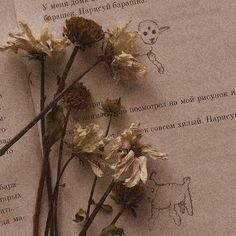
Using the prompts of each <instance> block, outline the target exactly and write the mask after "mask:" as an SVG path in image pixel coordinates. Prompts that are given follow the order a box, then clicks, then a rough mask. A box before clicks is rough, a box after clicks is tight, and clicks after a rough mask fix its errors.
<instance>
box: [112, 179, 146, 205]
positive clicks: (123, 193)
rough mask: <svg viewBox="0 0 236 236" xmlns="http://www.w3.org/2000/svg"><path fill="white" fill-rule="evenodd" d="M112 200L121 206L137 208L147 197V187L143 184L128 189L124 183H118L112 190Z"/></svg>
mask: <svg viewBox="0 0 236 236" xmlns="http://www.w3.org/2000/svg"><path fill="white" fill-rule="evenodd" d="M112 193H113V195H112V196H111V197H112V199H113V200H114V201H115V202H116V204H119V205H125V206H129V207H136V206H137V204H139V203H140V202H141V201H142V200H143V199H144V197H145V187H144V185H143V184H142V183H140V184H138V185H136V186H134V187H133V188H127V187H126V186H125V185H124V184H123V182H117V183H116V184H115V186H114V188H113V190H112Z"/></svg>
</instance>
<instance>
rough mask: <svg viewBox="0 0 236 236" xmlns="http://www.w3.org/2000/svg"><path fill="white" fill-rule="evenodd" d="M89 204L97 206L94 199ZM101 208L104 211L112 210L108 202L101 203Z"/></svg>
mask: <svg viewBox="0 0 236 236" xmlns="http://www.w3.org/2000/svg"><path fill="white" fill-rule="evenodd" d="M91 204H92V205H95V206H97V203H96V202H95V201H94V200H92V202H91ZM101 210H103V211H105V212H107V213H111V212H113V208H112V206H111V205H108V204H102V206H101Z"/></svg>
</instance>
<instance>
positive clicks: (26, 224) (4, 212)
mask: <svg viewBox="0 0 236 236" xmlns="http://www.w3.org/2000/svg"><path fill="white" fill-rule="evenodd" d="M0 20H1V24H2V27H1V32H0V44H1V46H2V45H3V44H5V42H6V41H7V40H8V33H9V31H15V30H16V29H17V25H16V18H15V11H14V2H13V1H2V2H1V7H0ZM23 61H24V59H23V58H22V57H20V56H18V55H17V56H16V55H14V54H13V53H3V52H1V53H0V146H1V147H2V146H4V145H5V144H6V143H7V142H8V141H9V140H10V138H12V137H13V136H14V135H15V134H16V132H19V131H20V130H21V129H22V128H23V126H25V125H26V124H27V122H29V121H30V120H32V118H33V116H34V108H33V104H32V99H31V94H30V89H29V83H28V78H27V74H26V66H25V64H24V63H23ZM0 159H1V165H0V235H1V236H12V235H30V234H31V232H32V215H33V209H34V203H35V198H36V194H35V193H36V183H37V182H38V179H39V163H41V162H40V159H41V151H40V145H39V137H38V133H37V132H36V130H35V129H33V130H32V131H30V132H29V133H28V134H27V135H25V137H24V138H22V139H21V140H20V141H19V142H17V143H16V144H15V145H14V146H13V147H12V148H10V149H9V150H8V151H7V152H6V153H5V155H3V156H1V157H0Z"/></svg>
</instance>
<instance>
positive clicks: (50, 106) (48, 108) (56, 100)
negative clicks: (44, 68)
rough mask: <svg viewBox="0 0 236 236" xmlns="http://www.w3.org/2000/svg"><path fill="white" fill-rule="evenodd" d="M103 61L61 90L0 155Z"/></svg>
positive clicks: (97, 62)
mask: <svg viewBox="0 0 236 236" xmlns="http://www.w3.org/2000/svg"><path fill="white" fill-rule="evenodd" d="M102 61H103V59H102V58H100V59H98V60H97V61H96V62H95V63H94V64H93V65H92V66H90V67H89V68H88V69H87V70H86V71H85V72H84V73H82V74H81V75H80V76H79V77H78V78H77V79H75V80H74V81H73V82H71V83H70V85H68V86H67V87H66V88H65V89H64V90H63V91H62V92H60V93H59V94H58V95H57V96H56V97H55V98H54V99H53V100H52V101H51V102H50V103H49V104H48V105H47V106H46V107H45V108H44V110H43V111H42V112H40V113H39V114H38V115H37V116H36V117H35V118H34V119H33V120H32V121H31V122H29V124H28V125H26V126H25V127H24V128H23V129H22V130H21V131H20V132H19V133H18V134H17V135H15V137H13V138H12V139H11V140H10V141H9V142H8V143H7V144H6V145H5V146H3V147H2V148H1V149H0V156H2V155H4V154H5V152H6V151H7V150H8V149H9V148H10V147H11V146H12V145H14V144H15V143H16V142H17V141H18V140H19V139H20V138H22V137H23V136H24V135H25V134H26V133H27V132H28V131H29V130H30V129H31V128H32V127H34V126H35V124H37V123H38V121H39V120H41V119H42V117H43V116H44V115H45V114H46V113H47V112H49V111H50V110H51V108H52V107H54V106H55V105H56V104H57V103H58V102H59V101H60V100H61V99H62V98H63V96H64V95H65V94H66V93H67V92H68V90H70V89H71V88H72V87H73V86H74V85H75V84H76V83H77V82H78V81H79V80H81V79H82V78H83V77H84V76H85V75H86V74H87V73H89V72H90V71H91V70H92V69H93V68H94V67H96V66H97V65H98V64H99V63H101V62H102Z"/></svg>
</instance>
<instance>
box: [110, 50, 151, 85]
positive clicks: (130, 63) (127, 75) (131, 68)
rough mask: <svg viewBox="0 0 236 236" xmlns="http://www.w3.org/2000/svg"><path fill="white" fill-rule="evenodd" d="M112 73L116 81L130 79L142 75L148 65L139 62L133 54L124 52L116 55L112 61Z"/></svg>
mask: <svg viewBox="0 0 236 236" xmlns="http://www.w3.org/2000/svg"><path fill="white" fill-rule="evenodd" d="M110 68H111V74H112V77H113V79H114V80H115V81H117V82H119V81H123V82H124V81H130V80H134V79H137V78H138V77H142V76H144V75H145V73H146V67H145V66H144V65H143V64H141V63H140V62H138V61H137V60H136V59H135V58H134V57H133V56H132V55H131V54H126V53H124V52H123V53H122V54H120V55H119V56H115V59H114V60H113V61H112V63H111V66H110Z"/></svg>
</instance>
